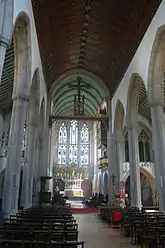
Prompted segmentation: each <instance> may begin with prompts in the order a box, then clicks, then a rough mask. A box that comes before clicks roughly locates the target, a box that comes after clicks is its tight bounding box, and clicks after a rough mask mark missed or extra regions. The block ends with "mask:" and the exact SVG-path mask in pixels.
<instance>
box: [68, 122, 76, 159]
mask: <svg viewBox="0 0 165 248" xmlns="http://www.w3.org/2000/svg"><path fill="white" fill-rule="evenodd" d="M77 158H78V126H77V121H71V126H70V144H69V164H72V163H76V164H77V162H78V161H77Z"/></svg>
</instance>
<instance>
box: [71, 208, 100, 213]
mask: <svg viewBox="0 0 165 248" xmlns="http://www.w3.org/2000/svg"><path fill="white" fill-rule="evenodd" d="M97 212H98V209H97V208H72V213H74V214H75V213H82V214H85V213H86V214H88V213H97Z"/></svg>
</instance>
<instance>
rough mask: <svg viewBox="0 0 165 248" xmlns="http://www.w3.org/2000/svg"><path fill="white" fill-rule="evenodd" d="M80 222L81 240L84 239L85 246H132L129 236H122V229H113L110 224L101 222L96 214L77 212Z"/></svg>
mask: <svg viewBox="0 0 165 248" xmlns="http://www.w3.org/2000/svg"><path fill="white" fill-rule="evenodd" d="M75 218H76V220H77V223H78V224H79V232H80V234H79V236H80V240H84V242H85V248H100V247H104V248H111V247H112V248H122V247H123V248H124V247H127V248H131V247H133V245H132V244H131V242H130V239H129V238H125V237H122V236H121V235H120V231H119V230H118V229H117V230H113V229H112V228H110V227H109V225H108V224H106V223H104V222H101V220H100V219H99V218H98V216H97V215H96V214H76V215H75Z"/></svg>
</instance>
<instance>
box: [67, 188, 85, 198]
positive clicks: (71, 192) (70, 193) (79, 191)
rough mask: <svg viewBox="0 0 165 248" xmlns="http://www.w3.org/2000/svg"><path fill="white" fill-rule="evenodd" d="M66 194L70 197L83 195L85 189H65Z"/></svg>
mask: <svg viewBox="0 0 165 248" xmlns="http://www.w3.org/2000/svg"><path fill="white" fill-rule="evenodd" d="M64 192H65V193H64V195H65V196H66V197H69V198H74V197H83V190H82V189H65V191H64Z"/></svg>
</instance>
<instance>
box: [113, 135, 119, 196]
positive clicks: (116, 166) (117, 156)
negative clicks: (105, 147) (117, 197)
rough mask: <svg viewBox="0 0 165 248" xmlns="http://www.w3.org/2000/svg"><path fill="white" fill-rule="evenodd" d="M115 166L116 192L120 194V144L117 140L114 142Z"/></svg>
mask: <svg viewBox="0 0 165 248" xmlns="http://www.w3.org/2000/svg"><path fill="white" fill-rule="evenodd" d="M114 164H115V168H114V169H115V171H114V175H115V176H116V178H115V192H116V193H118V194H120V142H119V141H117V140H115V141H114Z"/></svg>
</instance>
